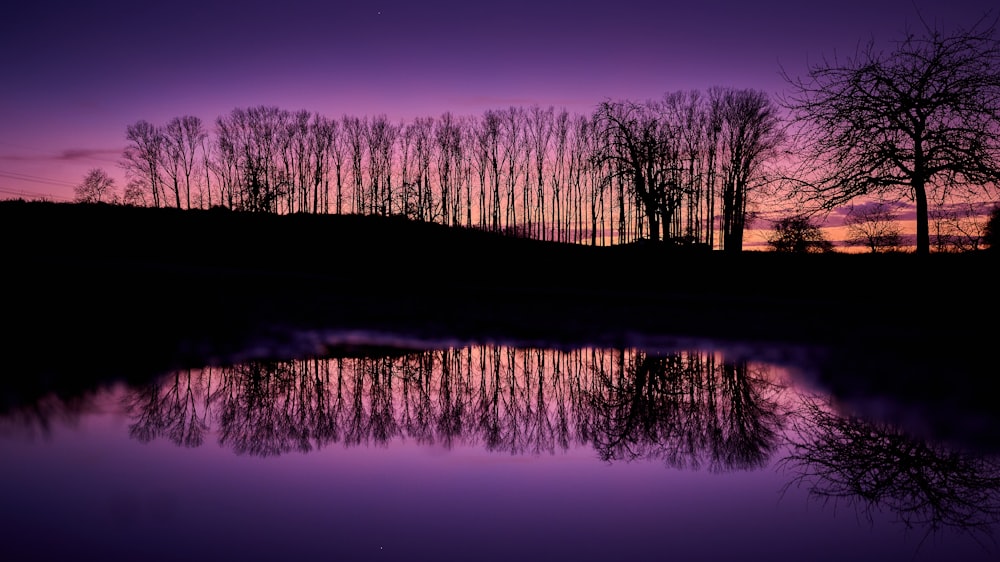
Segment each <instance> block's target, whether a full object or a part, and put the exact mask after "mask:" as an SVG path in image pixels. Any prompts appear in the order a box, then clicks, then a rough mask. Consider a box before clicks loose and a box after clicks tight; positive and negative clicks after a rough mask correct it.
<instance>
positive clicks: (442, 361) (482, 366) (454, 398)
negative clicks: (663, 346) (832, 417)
mask: <svg viewBox="0 0 1000 562" xmlns="http://www.w3.org/2000/svg"><path fill="white" fill-rule="evenodd" d="M779 391H780V387H778V386H776V385H775V384H774V383H772V382H771V381H770V378H769V375H768V373H767V371H766V369H764V368H763V367H761V366H752V365H751V364H749V363H747V362H746V361H741V362H732V361H725V360H723V359H721V358H720V357H717V356H716V355H714V354H711V353H705V352H677V353H669V354H651V353H646V352H642V351H635V350H616V351H610V350H598V349H588V350H575V351H569V352H562V351H553V350H543V349H515V348H512V347H504V346H483V347H478V348H473V347H466V348H456V349H443V350H426V351H414V352H409V353H403V354H400V353H395V354H389V355H386V356H377V357H341V358H333V359H308V360H296V361H284V362H272V363H267V362H249V363H244V364H241V365H236V366H232V367H227V368H221V369H208V370H205V371H203V372H201V373H194V372H191V371H187V372H184V373H176V374H174V375H172V376H171V377H169V378H167V379H164V380H163V381H162V382H160V383H159V384H153V385H147V386H145V387H142V388H139V389H135V390H133V391H131V392H130V393H129V395H128V397H127V399H126V402H127V405H128V411H129V413H130V414H131V415H132V419H133V422H132V424H131V425H130V434H131V435H132V437H134V438H136V439H138V440H140V441H143V442H148V441H150V440H153V439H156V438H160V437H165V438H168V439H170V440H171V441H173V442H175V443H178V444H182V445H186V446H197V445H200V444H201V443H202V442H203V440H204V436H205V433H206V431H208V429H209V426H210V425H212V424H214V425H215V430H216V432H217V434H218V439H219V442H220V443H221V444H222V445H225V446H228V447H231V448H232V449H233V450H234V451H235V452H237V453H239V454H250V455H259V456H271V455H279V454H283V453H288V452H293V451H297V452H308V451H310V450H313V449H317V448H321V447H324V446H326V445H328V444H330V443H336V442H338V441H342V442H343V444H344V445H345V446H360V445H373V444H374V445H385V444H388V443H389V442H391V441H393V440H395V439H414V440H415V441H416V442H417V443H420V444H432V443H433V444H438V445H440V446H442V447H445V448H452V447H454V446H456V445H479V446H483V447H485V448H486V449H487V450H490V451H496V452H506V453H510V454H541V453H550V454H552V453H555V452H556V451H565V450H568V449H569V448H570V447H573V446H576V445H590V446H592V447H594V449H595V450H596V451H597V453H598V455H599V457H600V458H602V459H605V460H609V461H611V460H632V459H638V458H647V459H654V458H655V459H662V460H664V461H665V462H666V463H667V464H668V465H670V466H676V467H691V468H698V467H700V466H702V465H705V464H707V465H708V466H709V467H710V468H711V469H712V470H731V469H748V468H756V467H760V466H763V465H764V464H766V463H767V461H768V459H769V458H770V457H771V455H772V453H773V451H774V448H775V444H776V442H777V439H776V436H777V434H778V432H779V431H780V430H781V424H782V415H781V414H779V413H778V402H777V401H776V397H777V395H778V392H779Z"/></svg>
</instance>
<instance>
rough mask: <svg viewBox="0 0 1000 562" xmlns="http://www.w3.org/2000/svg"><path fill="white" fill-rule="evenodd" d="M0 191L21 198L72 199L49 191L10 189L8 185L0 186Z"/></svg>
mask: <svg viewBox="0 0 1000 562" xmlns="http://www.w3.org/2000/svg"><path fill="white" fill-rule="evenodd" d="M0 193H3V194H6V195H14V196H16V197H18V198H21V199H50V200H59V201H73V199H71V198H69V197H64V196H62V195H53V194H51V193H36V192H33V191H25V190H23V189H12V188H9V187H0Z"/></svg>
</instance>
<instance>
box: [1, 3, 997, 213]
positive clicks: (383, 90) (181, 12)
mask: <svg viewBox="0 0 1000 562" xmlns="http://www.w3.org/2000/svg"><path fill="white" fill-rule="evenodd" d="M915 6H916V7H917V8H919V10H920V12H921V13H922V14H923V16H924V19H925V20H927V21H928V22H930V23H932V24H934V23H936V24H938V25H939V26H940V27H942V28H944V29H950V28H952V27H954V26H957V25H961V26H969V25H972V24H973V23H974V22H975V21H976V20H977V19H978V18H980V17H982V16H983V15H984V14H985V13H986V12H987V11H988V10H990V9H991V8H992V9H996V8H994V7H995V6H996V3H995V0H950V1H949V2H947V3H941V2H933V1H930V0H877V1H873V0H861V1H857V0H844V1H840V2H823V3H813V2H803V1H802V0H765V1H761V2H745V1H744V2H735V1H714V2H713V1H704V2H683V3H682V2H669V1H664V0H659V1H644V0H617V1H614V2H607V3H597V2H592V3H587V2H580V1H577V2H568V1H564V0H559V1H557V2H542V1H540V0H532V1H525V0H506V1H504V2H497V3H485V2H473V1H469V0H465V1H444V2H442V1H425V2H415V1H406V2H404V1H401V0H385V1H383V2H334V1H329V0H327V1H321V0H283V1H281V2H261V1H259V0H242V1H240V2H215V1H212V0H198V1H191V0H172V1H168V2H139V1H136V0H131V1H127V2H126V1H118V0H114V1H97V2H80V1H68V0H63V1H51V0H30V1H25V0H14V1H13V2H12V3H11V2H8V3H7V5H6V6H5V7H4V9H3V17H2V18H0V70H2V72H0V198H5V197H11V196H26V197H31V196H34V195H47V196H49V197H50V198H52V199H53V200H65V199H70V198H71V197H72V186H73V185H75V184H77V183H79V182H80V180H82V178H83V176H84V174H85V173H86V171H87V170H89V169H90V168H94V167H102V168H105V169H106V170H107V171H108V172H110V173H111V174H112V175H113V176H114V177H115V178H116V179H117V181H118V182H119V185H122V184H123V183H124V181H123V179H124V178H123V177H122V173H121V171H120V169H119V168H118V166H117V162H118V160H119V158H120V156H121V151H122V148H123V147H124V142H125V141H124V136H125V127H126V126H127V125H128V124H131V123H134V122H136V121H138V120H140V119H145V120H148V121H150V122H152V123H156V124H162V123H165V122H166V121H167V120H168V119H170V118H171V117H176V116H182V115H196V116H198V117H201V118H202V120H204V121H205V122H206V123H209V124H210V123H212V122H213V121H214V120H215V118H216V117H218V116H220V115H224V114H228V113H229V112H230V111H231V110H232V109H233V108H236V107H248V106H253V105H277V106H279V107H282V108H283V109H289V110H296V109H308V110H312V111H317V112H319V113H322V114H324V115H327V116H329V117H340V116H342V115H344V114H351V115H358V116H364V115H375V114H380V113H385V114H387V115H388V116H389V117H392V118H394V119H409V118H412V117H415V116H437V115H440V114H441V113H442V112H444V111H452V112H453V113H456V114H462V115H464V114H479V113H481V112H482V111H483V110H484V109H487V108H500V107H506V106H509V105H525V106H528V105H532V104H536V103H537V104H539V105H542V106H549V105H553V106H556V107H557V108H563V107H564V108H566V109H567V110H569V111H570V112H571V113H585V112H590V111H591V110H592V109H593V107H594V105H596V104H597V103H598V102H599V101H601V100H602V99H604V98H612V99H619V98H633V99H647V98H657V97H659V96H661V95H662V94H663V93H664V92H668V91H674V90H681V89H692V88H697V89H707V88H709V87H711V86H714V85H721V86H734V87H747V88H757V89H761V90H765V91H767V92H769V93H780V92H781V91H782V90H783V89H784V86H785V83H784V82H783V80H782V78H781V76H780V74H779V71H780V68H781V67H784V68H785V69H786V70H787V71H788V72H789V73H790V74H792V75H799V74H803V73H804V71H805V69H806V66H807V63H808V61H810V60H814V61H815V60H817V59H818V58H819V57H821V56H822V55H824V54H825V55H832V54H834V52H837V53H840V54H849V53H852V52H853V51H854V49H855V47H856V45H857V44H858V42H859V41H861V42H865V41H867V40H869V39H872V38H874V39H875V40H877V41H889V40H892V39H894V38H896V37H898V36H899V34H900V33H901V32H902V31H903V30H904V28H905V27H906V26H907V25H909V26H910V27H911V28H918V27H919V25H920V24H919V20H918V18H917V10H916V8H915Z"/></svg>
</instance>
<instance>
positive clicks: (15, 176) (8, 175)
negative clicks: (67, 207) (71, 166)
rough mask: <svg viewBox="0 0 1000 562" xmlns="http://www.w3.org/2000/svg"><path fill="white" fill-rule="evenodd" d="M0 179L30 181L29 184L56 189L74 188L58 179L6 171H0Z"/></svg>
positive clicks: (72, 185)
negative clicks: (33, 183) (51, 186)
mask: <svg viewBox="0 0 1000 562" xmlns="http://www.w3.org/2000/svg"><path fill="white" fill-rule="evenodd" d="M0 177H4V178H9V179H12V180H21V181H31V182H35V183H46V184H49V185H54V186H57V187H76V186H75V185H74V184H72V183H69V182H67V181H63V180H59V179H55V178H46V177H42V176H33V175H30V174H22V173H20V172H8V171H6V170H0Z"/></svg>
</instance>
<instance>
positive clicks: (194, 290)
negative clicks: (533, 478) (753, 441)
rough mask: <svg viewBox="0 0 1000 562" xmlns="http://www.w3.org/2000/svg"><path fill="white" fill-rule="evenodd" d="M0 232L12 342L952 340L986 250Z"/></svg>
mask: <svg viewBox="0 0 1000 562" xmlns="http://www.w3.org/2000/svg"><path fill="white" fill-rule="evenodd" d="M0 236H2V239H3V253H4V262H5V265H4V271H5V273H4V295H5V298H6V299H7V302H8V303H9V305H10V310H11V311H12V312H9V313H8V314H7V322H8V326H10V327H11V328H12V329H16V331H17V332H19V333H20V334H22V335H21V338H22V339H23V340H25V341H22V342H21V343H22V344H24V343H26V342H27V343H31V342H37V341H46V342H52V341H53V340H60V339H66V338H69V339H72V338H73V337H80V335H81V334H91V333H93V332H94V331H95V330H98V331H100V332H102V333H107V334H108V335H109V336H110V337H111V339H113V340H116V341H122V338H123V336H124V339H125V340H126V341H127V340H130V339H135V340H136V341H135V342H134V343H135V344H136V345H138V344H146V343H148V340H149V339H150V338H151V336H150V335H155V336H156V337H157V338H160V339H163V338H166V339H173V338H176V337H178V336H183V337H184V338H187V339H192V340H194V341H201V340H216V339H223V340H225V339H227V338H229V337H241V336H240V333H242V332H246V331H250V332H253V331H256V330H261V329H270V328H269V327H273V326H276V325H287V326H295V327H301V328H355V329H389V330H404V331H416V332H422V333H428V334H432V335H433V334H444V335H449V336H468V337H473V338H484V337H520V338H542V339H546V340H556V341H558V340H568V341H581V342H590V343H596V342H602V341H617V340H620V338H621V337H623V335H625V334H629V333H636V332H639V333H646V334H657V335H668V336H686V337H687V336H690V337H713V338H723V339H737V340H753V341H768V340H775V341H778V340H780V341H796V342H812V343H816V342H819V343H837V342H849V343H871V342H878V344H879V345H890V346H895V345H901V344H904V343H907V342H911V341H913V339H914V338H915V337H916V338H919V339H920V340H921V341H927V342H933V343H934V344H935V345H944V344H949V345H950V344H952V343H954V342H956V341H959V342H965V341H969V340H968V338H969V337H970V336H972V335H977V334H980V335H981V333H982V331H983V330H987V331H989V328H988V327H986V326H989V325H990V323H991V322H995V318H996V316H995V313H996V305H995V300H996V299H995V297H994V295H993V294H992V293H991V292H990V289H989V287H990V286H991V284H990V282H989V281H988V280H990V279H993V278H994V277H993V273H992V266H993V265H994V262H995V260H993V259H991V258H992V257H993V256H989V255H985V254H976V255H932V256H930V257H929V258H928V259H920V258H919V257H917V256H913V255H836V254H835V255H804V256H789V255H777V254H770V253H761V252H748V253H744V254H743V255H738V256H727V255H723V254H721V253H717V252H707V251H694V250H685V249H680V248H669V247H664V246H656V245H648V244H647V245H633V246H627V247H612V248H592V247H584V246H578V245H569V244H557V243H546V242H539V241H532V240H524V239H515V238H510V237H504V236H499V235H494V234H490V233H487V232H481V231H477V230H473V229H465V228H448V227H444V226H441V225H436V224H427V223H418V222H413V221H408V220H406V219H403V218H397V217H374V216H350V215H348V216H330V215H290V216H276V215H263V214H244V213H235V212H230V211H225V210H208V211H179V210H173V209H146V208H129V207H118V206H110V205H70V204H55V203H26V202H3V203H0ZM979 326H984V328H979ZM70 334H77V336H71V335H70ZM973 339H978V337H976V338H973ZM63 343H65V342H62V341H61V342H60V345H61V344H63ZM45 345H48V344H47V343H46V344H45Z"/></svg>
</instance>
